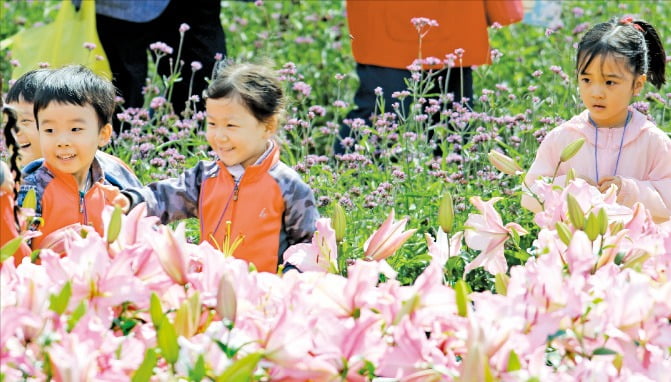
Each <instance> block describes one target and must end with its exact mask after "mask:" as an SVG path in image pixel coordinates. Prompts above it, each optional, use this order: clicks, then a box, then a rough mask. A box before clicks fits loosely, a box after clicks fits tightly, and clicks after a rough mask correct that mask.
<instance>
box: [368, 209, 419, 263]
mask: <svg viewBox="0 0 671 382" xmlns="http://www.w3.org/2000/svg"><path fill="white" fill-rule="evenodd" d="M407 223H408V218H403V219H401V220H399V221H395V220H394V210H393V209H392V210H391V212H390V213H389V216H388V217H387V220H385V221H384V223H382V225H381V226H380V228H378V230H377V231H375V232H374V233H373V234H372V235H371V236H370V237H369V238H368V240H366V243H365V244H364V245H363V249H364V251H365V256H366V258H367V259H371V260H376V261H379V260H382V259H386V258H387V257H389V256H391V255H393V254H394V253H395V252H396V251H397V250H398V249H399V248H400V247H401V246H402V245H403V243H405V242H406V241H407V240H408V239H409V238H410V236H412V234H414V233H415V231H417V229H411V230H408V231H403V230H404V229H405V225H406V224H407Z"/></svg>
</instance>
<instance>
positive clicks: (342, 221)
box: [331, 203, 347, 243]
mask: <svg viewBox="0 0 671 382" xmlns="http://www.w3.org/2000/svg"><path fill="white" fill-rule="evenodd" d="M331 223H332V224H333V230H334V231H335V236H336V242H338V243H342V241H343V239H344V238H345V228H347V218H346V216H345V210H344V209H343V208H342V206H341V205H340V203H335V204H334V205H333V215H332V216H331Z"/></svg>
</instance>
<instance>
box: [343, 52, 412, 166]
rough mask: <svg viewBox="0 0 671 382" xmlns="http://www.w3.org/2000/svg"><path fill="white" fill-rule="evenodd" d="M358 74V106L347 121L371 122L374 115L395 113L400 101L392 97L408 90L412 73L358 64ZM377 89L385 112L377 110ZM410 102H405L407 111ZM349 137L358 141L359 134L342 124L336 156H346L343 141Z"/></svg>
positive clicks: (355, 95)
mask: <svg viewBox="0 0 671 382" xmlns="http://www.w3.org/2000/svg"><path fill="white" fill-rule="evenodd" d="M356 73H357V76H358V77H359V88H358V89H357V91H356V93H355V94H354V104H355V105H356V108H354V109H352V110H351V111H350V112H349V113H348V114H347V116H346V117H345V119H350V120H354V119H356V118H361V119H363V120H365V121H366V122H368V121H369V119H370V117H371V115H373V113H378V114H379V113H384V112H391V111H393V109H392V106H391V105H392V104H393V103H394V102H400V101H399V100H398V99H396V98H392V97H391V95H392V93H394V92H395V91H401V90H405V89H407V86H406V84H405V79H406V78H408V77H409V76H410V72H409V71H407V70H404V69H396V68H385V67H382V66H375V65H365V64H357V65H356ZM377 87H380V88H382V92H383V95H382V97H383V99H384V110H376V109H375V106H376V103H377V98H378V97H377V95H376V94H375V88H377ZM409 101H410V99H409V97H408V98H406V99H405V100H404V102H405V103H406V110H407V105H408V104H409ZM348 137H351V138H354V139H355V140H356V139H357V134H356V132H354V131H352V129H351V127H350V126H349V125H347V124H345V123H342V124H341V125H340V131H339V134H338V137H336V142H335V145H334V147H333V151H334V152H335V153H336V154H344V153H346V152H347V151H348V148H346V147H344V146H343V145H342V144H341V141H342V139H344V138H348Z"/></svg>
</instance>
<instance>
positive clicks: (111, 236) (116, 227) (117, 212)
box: [107, 206, 121, 243]
mask: <svg viewBox="0 0 671 382" xmlns="http://www.w3.org/2000/svg"><path fill="white" fill-rule="evenodd" d="M120 232H121V207H119V206H114V212H112V217H111V218H110V225H109V227H108V228H107V242H108V243H113V242H114V241H115V240H116V239H117V238H118V237H119V233H120Z"/></svg>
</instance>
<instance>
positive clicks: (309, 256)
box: [284, 218, 338, 273]
mask: <svg viewBox="0 0 671 382" xmlns="http://www.w3.org/2000/svg"><path fill="white" fill-rule="evenodd" d="M316 228H317V230H316V231H315V233H314V236H313V237H312V243H310V244H307V243H302V244H295V245H292V246H291V247H289V248H288V249H287V250H286V251H285V252H284V259H285V261H286V262H287V263H289V264H291V265H293V266H295V267H296V268H298V269H300V270H301V271H303V272H308V271H315V272H330V273H338V245H337V244H336V235H335V230H334V229H333V228H332V227H331V219H329V218H321V219H318V220H317V223H316Z"/></svg>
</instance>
